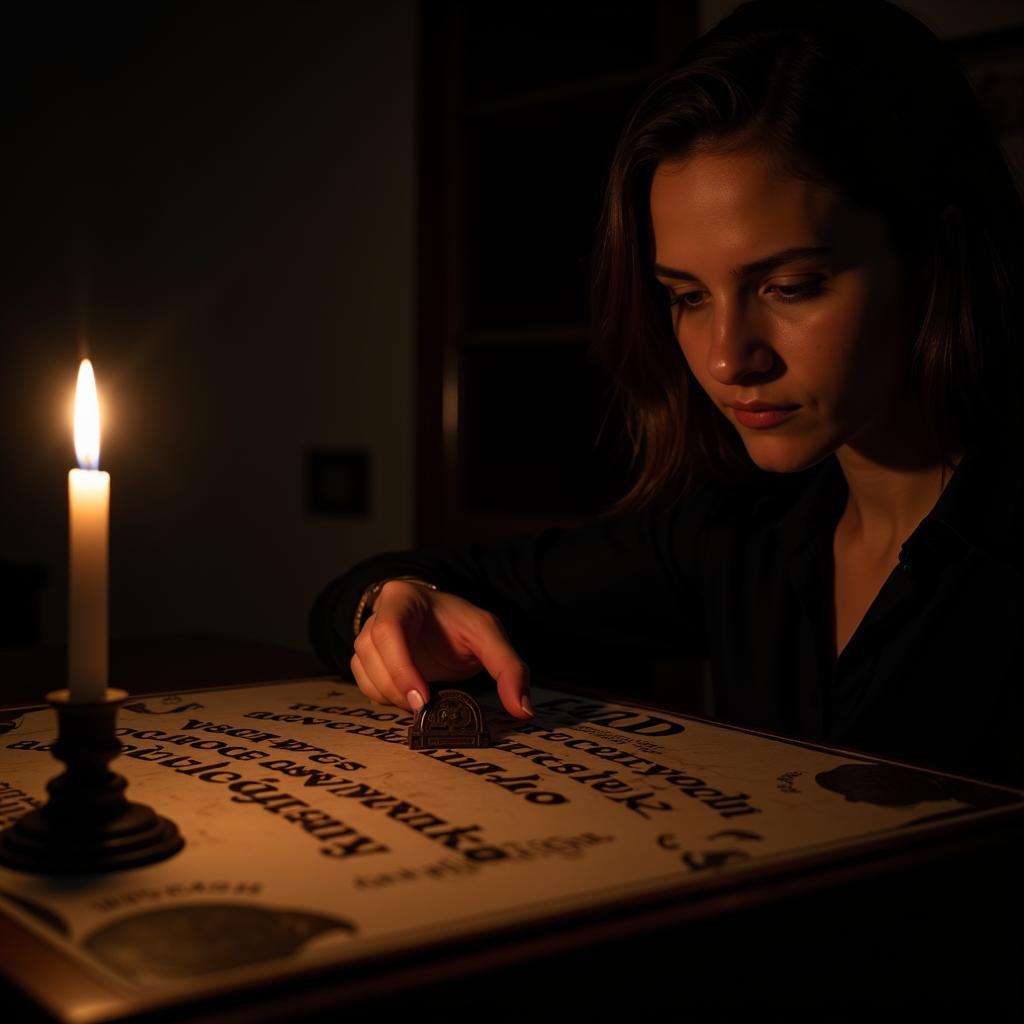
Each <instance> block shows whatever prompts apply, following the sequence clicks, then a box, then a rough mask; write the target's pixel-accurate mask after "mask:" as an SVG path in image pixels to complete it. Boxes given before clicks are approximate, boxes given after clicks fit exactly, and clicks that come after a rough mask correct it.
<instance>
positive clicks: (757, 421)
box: [729, 402, 800, 430]
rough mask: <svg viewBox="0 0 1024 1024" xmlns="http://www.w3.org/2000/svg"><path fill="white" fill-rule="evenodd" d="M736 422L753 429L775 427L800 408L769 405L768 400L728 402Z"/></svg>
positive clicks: (797, 406)
mask: <svg viewBox="0 0 1024 1024" xmlns="http://www.w3.org/2000/svg"><path fill="white" fill-rule="evenodd" d="M729 408H730V409H732V411H733V415H734V416H735V417H736V421H737V423H739V424H740V425H741V426H744V427H751V428H752V429H754V430H766V429H768V428H769V427H777V426H778V425H779V424H780V423H785V422H786V420H788V419H791V418H792V417H793V416H794V415H795V414H796V413H797V412H798V411H799V409H800V406H799V405H771V404H770V403H768V402H730V403H729Z"/></svg>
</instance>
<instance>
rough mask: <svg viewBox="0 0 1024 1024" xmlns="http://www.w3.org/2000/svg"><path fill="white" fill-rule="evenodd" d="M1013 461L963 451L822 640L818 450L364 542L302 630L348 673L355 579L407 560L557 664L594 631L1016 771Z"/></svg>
mask: <svg viewBox="0 0 1024 1024" xmlns="http://www.w3.org/2000/svg"><path fill="white" fill-rule="evenodd" d="M1022 479H1024V477H1022V474H1021V472H1020V470H1019V468H1017V466H1016V465H1009V464H1006V463H1004V462H1003V461H1002V460H1000V459H999V458H998V457H996V456H995V455H994V454H992V453H985V452H980V451H972V452H968V453H967V454H966V455H965V456H964V458H963V459H962V460H961V462H960V464H959V466H958V467H957V469H956V472H955V473H954V474H953V478H952V480H951V481H950V483H949V484H948V486H947V487H946V489H945V491H944V492H943V494H942V496H941V497H940V498H939V500H938V502H937V504H936V506H935V508H934V509H933V510H932V511H931V513H930V514H929V515H928V516H927V517H926V518H925V519H924V521H923V522H922V523H921V524H920V526H919V527H918V528H917V530H915V532H914V533H913V535H912V536H911V537H910V538H909V539H908V540H907V542H906V544H904V545H903V549H902V551H901V554H900V563H899V566H898V567H897V568H896V569H895V570H894V571H893V572H892V574H891V575H890V576H889V578H888V579H887V581H886V582H885V584H884V586H883V587H882V589H881V591H880V592H879V594H878V596H877V598H876V599H875V601H874V602H873V604H872V605H871V607H870V608H869V609H868V611H867V613H866V615H865V617H864V619H863V621H862V622H861V623H860V625H859V626H858V628H857V630H856V631H855V633H854V634H853V636H852V637H851V638H850V640H849V642H848V643H847V645H846V647H845V648H844V649H843V651H842V653H841V655H840V656H839V658H838V659H837V658H836V657H835V656H834V653H833V649H834V645H833V640H832V636H833V597H832V538H833V533H834V531H835V527H836V524H837V523H838V521H839V518H840V516H841V514H842V511H843V508H844V506H845V502H846V482H845V479H844V477H843V474H842V472H841V470H840V469H839V465H838V462H837V461H836V460H835V458H834V457H830V458H829V459H827V460H826V461H825V462H823V463H822V464H821V465H819V466H817V467H815V468H813V469H811V470H808V471H806V472H803V473H799V474H785V475H783V474H767V473H766V474H760V475H759V476H758V478H757V479H756V481H754V482H748V483H744V484H742V485H733V486H714V487H710V486H709V487H705V488H701V489H696V490H693V491H691V492H688V493H687V494H686V495H684V496H682V497H677V498H675V499H665V500H662V501H660V502H658V503H656V504H654V505H652V506H650V507H648V508H646V509H643V510H640V511H637V512H631V513H624V514H617V515H614V516H609V517H607V518H604V519H600V520H597V521H595V522H593V523H590V524H588V525H585V526H581V527H578V528H575V529H571V530H551V531H547V532H546V533H543V534H541V535H540V536H539V537H537V538H535V539H530V540H523V541H519V542H515V543H512V544H507V545H499V546H492V547H485V546H478V545H467V546H464V547H448V548H435V549H428V550H423V551H417V552H402V553H393V554H386V555H380V556H378V557H376V558H373V559H370V560H368V561H366V562H363V563H361V564H360V565H358V566H356V567H355V568H354V569H352V570H351V571H350V572H349V573H347V574H346V575H344V576H342V577H341V578H340V579H338V580H336V581H335V582H334V583H332V584H331V585H330V586H329V587H327V588H326V590H325V591H324V592H323V593H322V594H321V595H320V597H319V598H318V599H317V602H316V605H315V606H314V609H313V614H312V618H311V633H312V639H313V644H314V647H315V648H316V650H317V651H318V653H319V654H320V655H321V657H323V658H324V659H325V660H326V661H327V662H328V663H329V664H330V665H332V667H335V668H338V669H340V670H341V671H342V672H343V673H345V674H348V662H349V659H350V658H351V656H352V625H351V623H352V615H353V612H354V610H355V606H356V604H357V602H358V600H359V597H360V595H361V593H362V591H363V590H364V588H365V587H366V586H368V585H369V584H371V583H374V582H377V581H378V580H383V579H388V578H390V577H392V576H401V575H411V576H417V577H420V578H422V579H426V580H430V581H431V582H433V583H436V584H437V585H438V586H439V588H440V589H442V590H446V591H449V592H452V593H456V594H460V595H462V596H463V597H466V598H467V599H469V600H470V601H472V602H473V603H474V604H477V605H479V606H480V607H483V608H486V609H488V610H489V611H492V612H494V613H495V614H496V615H498V616H499V618H501V619H502V621H503V623H504V625H505V627H506V629H507V631H508V633H509V637H510V639H511V641H512V643H513V645H514V646H516V648H517V650H519V652H520V653H521V654H522V655H523V656H524V658H525V660H527V662H528V663H529V664H531V666H532V667H534V668H536V669H547V670H548V671H549V672H551V673H552V674H554V675H556V676H557V670H558V665H560V664H561V665H565V664H567V663H570V662H572V661H573V660H574V659H575V657H576V655H577V654H578V655H579V656H580V657H579V660H583V661H585V660H586V658H587V656H589V655H592V653H593V652H594V651H595V650H598V651H603V650H608V649H617V650H619V651H620V652H628V653H632V654H635V656H636V657H644V658H649V657H671V656H673V655H676V656H678V655H695V656H706V657H708V658H709V659H710V664H711V677H712V685H713V690H714V704H715V715H716V717H717V718H719V719H722V720H725V721H730V722H735V723H738V724H742V725H748V726H752V727H755V728H761V729H767V730H770V731H773V732H778V733H782V734H785V735H790V736H796V737H800V738H803V739H809V740H815V741H822V742H825V743H830V744H835V745H837V746H845V747H849V748H853V749H856V750H861V751H865V752H869V753H877V754H881V755H885V756H889V757H893V758H897V759H900V760H905V761H910V762H912V763H915V764H921V765H925V766H928V767H934V768H939V769H943V770H946V771H950V772H954V773H959V774H964V775H968V776H972V777H976V778H984V779H991V780H994V781H1001V782H1005V783H1008V784H1011V785H1019V786H1024V756H1022V750H1024V744H1022V743H1021V737H1020V727H1021V724H1022V719H1024V714H1022V711H1024V699H1022V686H1021V659H1022V657H1024V640H1022V635H1024V628H1022V627H1024V573H1022V559H1021V554H1022V550H1021V543H1020V536H1021V531H1020V524H1021V518H1022V511H1024V508H1022V498H1024V494H1022ZM622 689H623V690H627V691H628V680H625V679H624V680H623V686H622Z"/></svg>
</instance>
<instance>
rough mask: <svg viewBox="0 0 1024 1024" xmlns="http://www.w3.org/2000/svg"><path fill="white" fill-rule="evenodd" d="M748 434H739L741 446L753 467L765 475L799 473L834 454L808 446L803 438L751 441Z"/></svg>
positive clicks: (772, 437) (769, 437) (759, 437)
mask: <svg viewBox="0 0 1024 1024" xmlns="http://www.w3.org/2000/svg"><path fill="white" fill-rule="evenodd" d="M750 433H751V432H750V431H744V432H743V435H742V437H743V444H744V446H745V447H746V449H747V454H748V455H749V456H750V459H751V461H752V462H753V463H754V465H755V466H757V468H758V469H763V470H764V471H765V472H766V473H799V472H801V471H803V470H805V469H810V468H811V466H816V465H817V464H818V463H819V462H821V461H822V460H823V459H826V458H828V456H829V455H831V454H832V452H833V451H834V450H835V449H834V447H833V446H831V445H827V444H825V445H823V444H811V443H808V441H807V440H806V439H803V438H800V439H798V438H794V437H786V436H784V435H782V434H775V435H771V434H768V433H767V432H765V433H764V434H757V435H755V436H753V437H751V436H750Z"/></svg>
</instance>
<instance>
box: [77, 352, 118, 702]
mask: <svg viewBox="0 0 1024 1024" xmlns="http://www.w3.org/2000/svg"><path fill="white" fill-rule="evenodd" d="M75 454H76V456H77V457H78V465H79V467H80V468H79V469H73V470H71V472H70V473H69V474H68V507H69V512H70V522H71V530H70V561H69V580H68V582H69V593H70V601H69V605H68V616H69V618H68V689H69V690H70V691H71V699H72V700H73V701H98V700H102V699H103V696H104V693H105V691H106V689H107V542H108V541H107V539H108V535H109V517H110V474H109V473H104V472H101V471H100V469H99V464H100V412H99V402H98V401H97V398H96V379H95V377H94V376H93V372H92V363H90V362H89V360H88V359H83V360H82V365H81V366H80V367H79V369H78V387H77V388H76V389H75Z"/></svg>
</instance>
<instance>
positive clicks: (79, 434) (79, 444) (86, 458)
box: [75, 359, 100, 469]
mask: <svg viewBox="0 0 1024 1024" xmlns="http://www.w3.org/2000/svg"><path fill="white" fill-rule="evenodd" d="M75 455H76V456H77V458H78V465H79V466H81V468H82V469H99V468H100V404H99V401H98V400H97V398H96V377H95V375H94V374H93V372H92V363H91V362H89V360H88V359H83V360H82V365H81V366H79V368H78V386H77V387H76V388H75Z"/></svg>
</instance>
